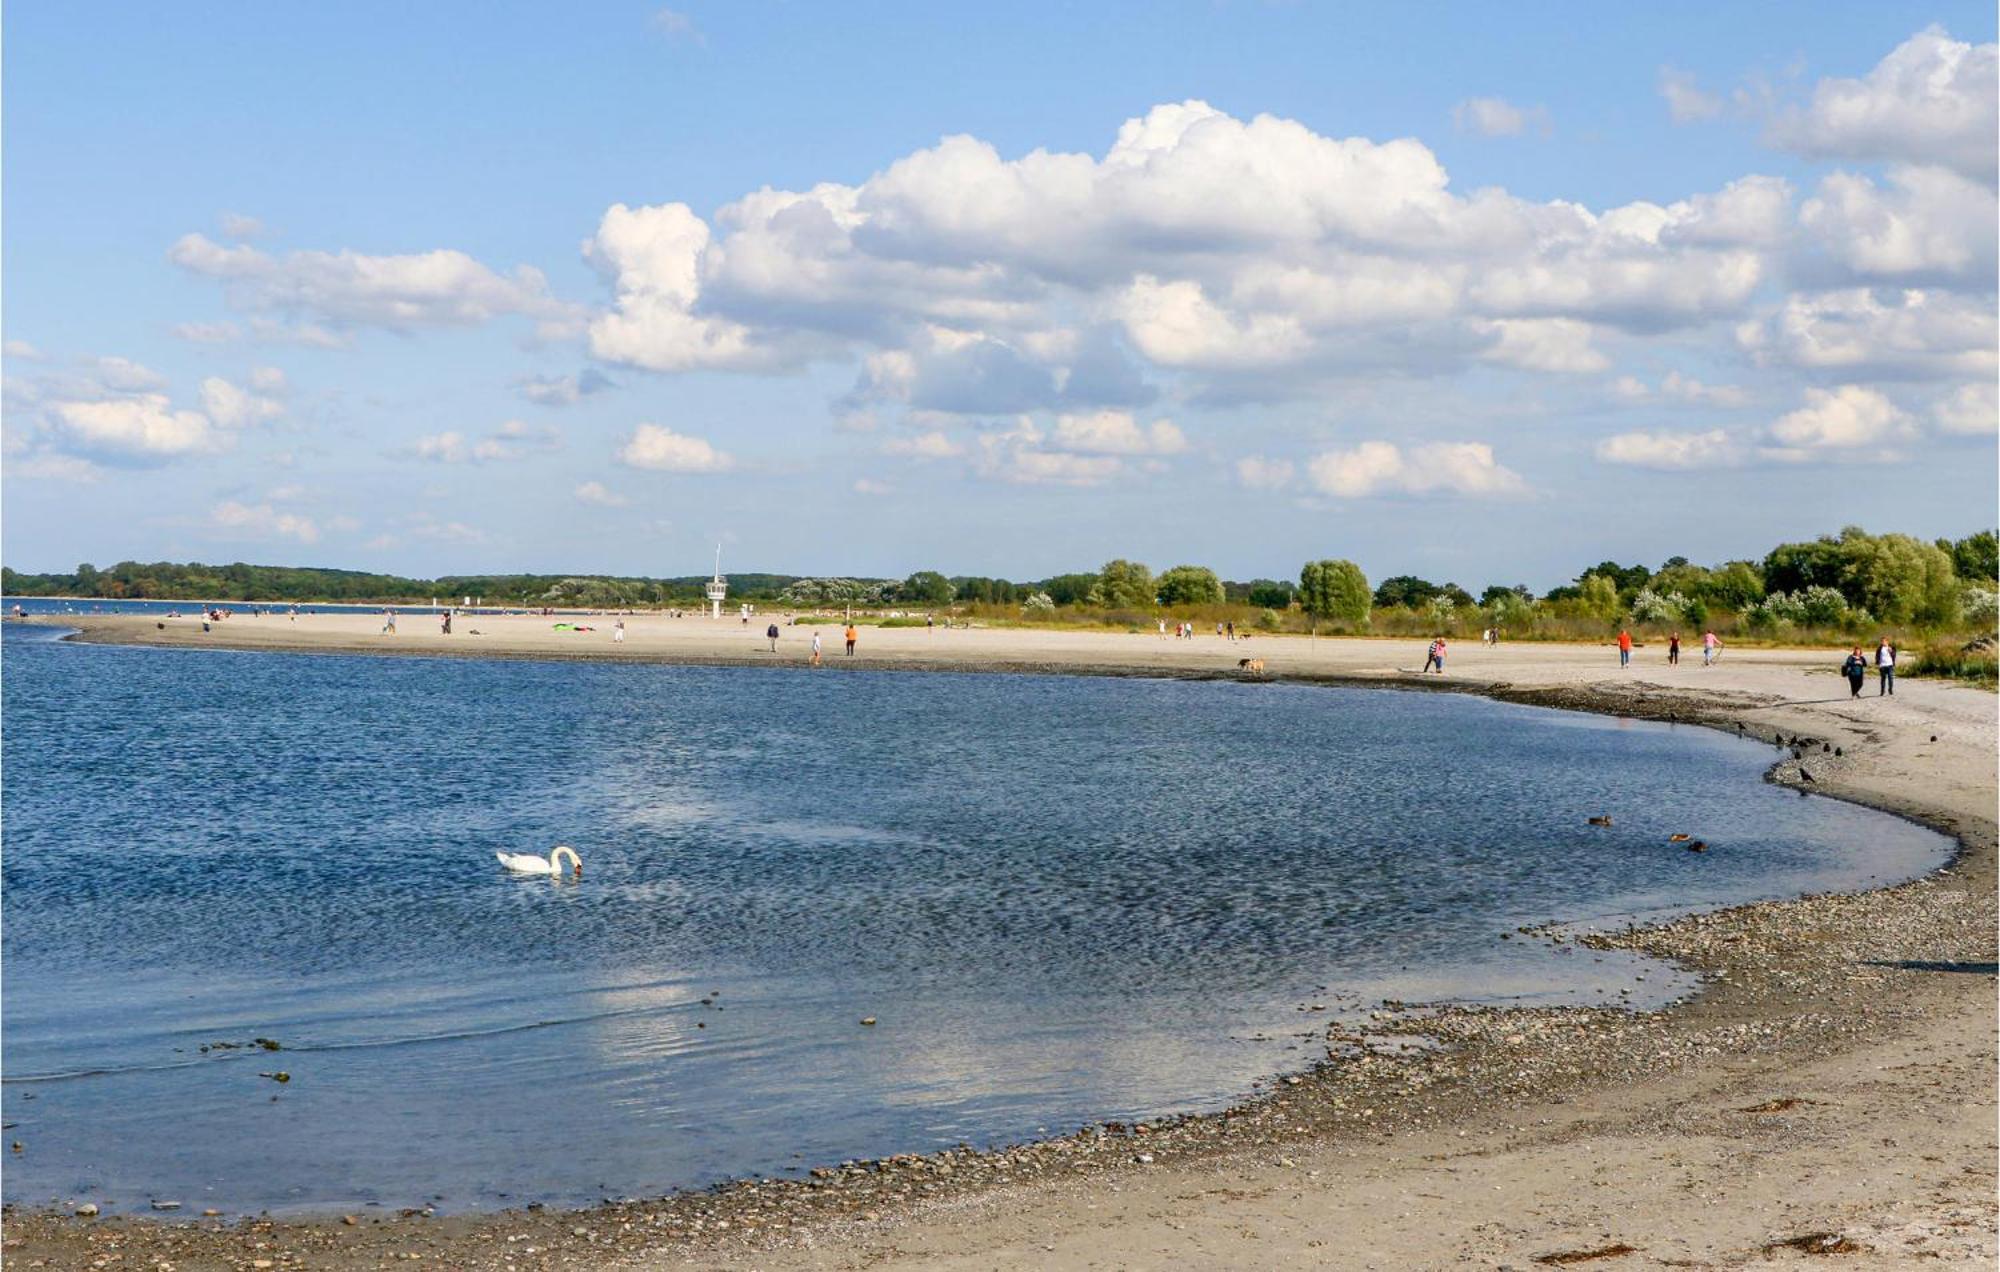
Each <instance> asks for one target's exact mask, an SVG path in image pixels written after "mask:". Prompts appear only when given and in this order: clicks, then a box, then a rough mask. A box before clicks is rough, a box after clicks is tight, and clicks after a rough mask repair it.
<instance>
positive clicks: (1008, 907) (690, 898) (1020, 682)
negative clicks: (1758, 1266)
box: [4, 625, 1948, 1211]
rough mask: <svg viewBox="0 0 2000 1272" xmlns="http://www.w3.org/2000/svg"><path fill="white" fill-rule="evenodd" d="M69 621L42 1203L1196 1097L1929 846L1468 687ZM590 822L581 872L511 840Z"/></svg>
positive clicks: (32, 1030)
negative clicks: (1622, 935)
mask: <svg viewBox="0 0 2000 1272" xmlns="http://www.w3.org/2000/svg"><path fill="white" fill-rule="evenodd" d="M46 636H47V633H46V632H45V631H43V630H40V629H27V628H19V627H15V626H12V625H10V626H9V627H8V628H7V629H6V637H7V640H6V645H5V663H4V682H5V683H4V688H5V701H4V725H5V734H4V746H5V756H4V758H5V765H6V769H5V773H6V803H5V814H4V816H5V825H4V830H5V836H6V840H5V858H4V875H5V886H6V925H5V934H4V955H5V963H4V969H5V971H4V975H5V985H4V991H5V999H4V1009H5V1045H6V1083H5V1086H4V1107H5V1115H6V1120H7V1121H8V1122H9V1123H10V1124H12V1125H11V1127H10V1129H9V1130H8V1138H10V1139H18V1140H20V1141H22V1142H23V1144H24V1145H25V1151H24V1152H23V1153H22V1154H20V1155H18V1156H14V1157H12V1158H11V1160H10V1161H9V1162H8V1164H7V1165H8V1169H7V1171H6V1174H5V1195H6V1197H7V1198H8V1199H9V1200H27V1201H38V1200H48V1199H50V1198H53V1197H75V1198H82V1197H85V1196H88V1197H91V1198H94V1199H97V1200H99V1201H100V1202H101V1203H103V1204H106V1205H108V1206H109V1207H110V1208H113V1209H117V1208H123V1207H132V1208H143V1207H144V1206H145V1205H146V1203H147V1201H148V1200H149V1199H152V1198H173V1199H176V1200H180V1201H183V1202H185V1203H186V1204H187V1205H188V1206H189V1207H190V1208H196V1207H199V1206H203V1205H216V1206H221V1207H224V1208H227V1209H230V1210H232V1211H235V1210H241V1209H248V1208H265V1207H268V1208H271V1209H274V1210H277V1209H302V1208H333V1207H348V1206H353V1205H357V1204H365V1203H367V1202H369V1201H378V1202H380V1203H382V1204H384V1205H406V1204H413V1203H417V1202H421V1201H423V1200H425V1199H428V1198H431V1197H433V1196H437V1195H442V1197H443V1200H442V1201H441V1202H440V1203H439V1204H440V1205H441V1206H443V1207H446V1208H453V1209H469V1208H478V1207H493V1206H501V1205H508V1204H520V1203H523V1202H526V1201H530V1200H547V1201H552V1202H589V1201H594V1200H597V1199H599V1198H601V1197H605V1196H619V1195H642V1194H645V1193H649V1192H657V1191H662V1190H666V1189H670V1188H674V1187H677V1186H686V1185H699V1184H705V1183H708V1182H712V1181H714V1180H716V1179H718V1178H722V1177H725V1176H729V1175H737V1174H753V1173H755V1174H762V1173H772V1174H777V1173H783V1172H786V1171H795V1170H799V1169H802V1168H803V1167H806V1166H809V1165H812V1164H814V1163H817V1162H822V1161H827V1160H838V1159H841V1158H846V1157H853V1156H861V1155H875V1154H881V1153H887V1152H894V1151H902V1150H915V1149H925V1148H930V1147H934V1146H939V1145H944V1144H953V1143H957V1142H960V1141H969V1142H973V1143H990V1142H994V1141H998V1140H1004V1139H1009V1138H1018V1137H1022V1136H1026V1135H1032V1134H1034V1133H1036V1132H1038V1131H1041V1130H1043V1129H1047V1130H1050V1131H1062V1130H1069V1129H1073V1128H1074V1127H1075V1126H1077V1125H1078V1124H1081V1123H1083V1122H1087V1121H1092V1120H1099V1119H1105V1118H1129V1117H1134V1116H1144V1115H1149V1114H1154V1113H1160V1112H1167V1111H1173V1110H1183V1109H1193V1108H1203V1107H1214V1106H1216V1105H1218V1104H1221V1103H1226V1102H1228V1101H1230V1100H1232V1099H1234V1098H1236V1097H1238V1096H1240V1095H1242V1094H1244V1093H1245V1092H1246V1091H1247V1090H1248V1089H1249V1087H1250V1084H1251V1083H1252V1082H1253V1081H1255V1080H1256V1079H1258V1078H1259V1077H1262V1076H1265V1075H1268V1074H1270V1073H1273V1072H1277V1071H1279V1070H1282V1069H1285V1068H1289V1067H1298V1066H1301V1065H1303V1064H1305V1063H1307V1062H1309V1061H1310V1060H1312V1059H1314V1058H1315V1057H1316V1056H1318V1055H1319V1054H1320V1050H1319V1048H1318V1047H1316V1046H1315V1045H1314V1042H1313V1037H1314V1036H1315V1035H1316V1034H1317V1032H1318V1030H1319V1029H1320V1028H1322V1027H1323V1021H1324V1019H1325V1017H1324V1015H1321V1014H1302V1013H1300V1012H1299V1010H1298V1008H1299V1006H1300V1005H1301V1004H1303V1003H1310V1002H1320V1003H1326V1004H1328V1005H1329V1006H1331V1007H1334V1008H1336V1009H1340V1008H1346V1009H1358V1008H1360V1007H1365V1006H1368V1005H1372V1004H1373V1002H1374V1000H1376V999H1379V998H1381V997H1384V996H1393V997H1400V998H1406V999H1417V998H1423V997H1430V996H1438V995H1459V996H1468V997H1477V998H1486V999H1494V1000H1515V1001H1534V1002H1553V1001H1586V1002H1594V1001H1604V1000H1605V999H1606V998H1607V997H1615V995H1616V992H1617V990H1618V989H1620V988H1624V989H1628V990H1638V991H1642V992H1643V993H1644V994H1645V995H1648V996H1654V997H1656V996H1657V995H1658V993H1660V992H1661V991H1663V990H1672V989H1674V988H1677V987H1678V985H1679V983H1678V982H1677V981H1676V980H1675V979H1674V978H1673V977H1671V976H1668V975H1666V974H1664V973H1663V972H1662V970H1661V969H1659V968H1658V967H1652V968H1650V969H1648V968H1646V967H1643V966H1641V965H1638V964H1636V963H1635V962H1633V961H1632V960H1629V959H1624V958H1613V957H1606V958H1604V959H1603V960H1601V961H1600V960H1597V959H1595V958H1593V957H1592V956H1591V955H1589V954H1588V953H1584V954H1581V955H1574V954H1573V955H1568V956H1564V955H1559V954H1557V953H1554V952H1551V951H1549V950H1547V949H1545V948H1543V947H1541V946H1539V945H1535V944H1532V943H1529V942H1522V941H1507V942H1503V941H1500V940H1499V939H1498V934H1499V933H1500V932H1501V931H1505V930H1508V929H1510V928H1512V927H1513V926H1515V925H1517V924H1520V923H1526V922H1535V921H1542V920H1546V919H1550V918H1555V917H1562V918H1565V919H1589V918H1592V917H1605V916H1613V915H1620V914H1627V913H1632V912H1640V911H1647V910H1652V909H1655V908H1658V907H1664V906H1678V905H1684V904H1690V903H1721V902H1734V901H1738V900H1743V899H1748V898H1752V897H1760V896H1772V895H1779V894H1786V893H1795V892H1799V891H1804V890H1810V889H1818V888H1830V887H1850V886H1857V885H1862V884H1865V883H1869V882H1874V881H1881V880H1887V879H1892V878H1901V877H1907V876H1910V875H1913V874H1917V873H1920V872H1922V871H1924V870H1926V869H1928V868H1930V867H1932V866H1935V865H1937V864H1939V863H1940V862H1942V861H1943V860H1944V859H1945V857H1946V855H1947V851H1948V845H1947V843H1946V841H1945V840H1944V839H1942V838H1941V837H1939V836H1936V835H1933V834H1931V833H1929V832H1927V831H1924V830H1921V829H1919V828H1917V827H1915V826H1912V825H1909V824H1907V823H1904V822H1901V821H1898V820H1896V819H1893V818H1890V817H1886V816H1881V815H1877V814H1874V813H1870V812H1867V811H1865V810H1861V809H1856V808H1852V807H1849V806H1846V805H1843V804H1839V803H1836V802H1833V801H1830V800H1822V799H1802V798H1800V797H1798V796H1796V795H1794V794H1791V793H1788V792H1785V791H1782V790H1779V789H1777V788H1774V787H1771V786H1768V785H1765V784H1764V783H1762V782H1761V781H1759V780H1758V777H1759V774H1760V772H1761V771H1762V769H1763V767H1764V766H1765V765H1766V764H1768V763H1769V762H1770V760H1771V758H1772V752H1771V751H1770V749H1769V748H1767V747H1762V746H1757V745H1754V744H1750V743H1744V742H1740V741H1738V740H1735V739H1731V738H1725V737H1722V736H1720V735H1717V734H1714V733H1711V732H1708V731H1704V730H1695V729H1680V730H1675V729H1670V728H1666V727H1662V726H1654V725H1645V724H1638V723H1632V722H1625V721H1615V720H1609V719H1601V718H1596V717H1589V716H1580V715H1567V714H1560V713H1554V712H1543V711H1534V710H1530V709H1526V708H1516V707H1509V706H1505V705H1501V704H1496V703H1491V702H1485V701H1482V700H1478V699H1474V698H1469V697H1461V696H1457V695H1432V694H1414V693H1397V692H1389V691H1368V690H1347V691H1343V690H1326V689H1307V688H1297V687H1287V686H1284V685H1269V684H1266V685H1252V684H1237V683H1208V684H1199V683H1180V682H1167V681H1145V680H1110V679H1061V678H1035V677H1014V676H963V675H962V676H940V675H917V674H872V673H848V674H820V675H812V674H807V673H805V672H804V671H802V670H778V669H773V670H768V671H765V670H741V669H732V670H709V669H700V668H670V667H643V666H619V667H579V666H570V665H562V666H557V665H544V664H536V663H526V662H502V661H494V662H478V661H449V660H429V659H418V658H393V659H391V658H383V659H369V658H347V657H308V656H285V655H270V654H235V653H223V652H209V651H203V652H173V651H155V650H140V649H124V648H104V647H90V646H82V645H74V644H67V643H56V642H53V641H51V640H48V639H46ZM38 637H40V638H39V639H38ZM1599 812H1608V813H1611V814H1612V815H1614V816H1615V818H1616V820H1617V825H1616V827H1615V828H1613V829H1610V830H1600V829H1593V828H1591V827H1588V826H1586V825H1585V824H1584V819H1585V817H1586V816H1588V815H1590V814H1594V813H1599ZM1677 830H1685V831H1689V832H1692V833H1694V834H1697V835H1700V836H1702V837H1705V838H1707V839H1709V840H1710V841H1712V842H1713V843H1714V844H1715V845H1716V848H1715V850H1714V851H1712V852H1710V853H1708V854H1706V855H1703V856H1695V855H1692V854H1689V853H1687V852H1685V851H1683V850H1681V849H1680V848H1679V847H1677V846H1675V845H1670V844H1668V843H1667V842H1666V836H1667V834H1668V833H1669V832H1670V831H1677ZM560 841H566V842H568V843H571V844H574V845H576V846H577V847H578V848H579V849H580V850H581V852H582V855H583V860H584V865H585V869H584V877H583V879H582V880H581V881H580V882H576V883H563V884H554V883H551V882H550V881H548V880H546V879H539V880H537V879H523V878H516V877H508V876H505V875H503V874H502V873H500V871H499V870H498V868H497V867H496V865H495V863H494V861H493V857H492V853H493V850H495V849H508V850H533V851H537V852H545V851H547V849H548V847H549V846H550V845H552V844H554V843H557V842H560ZM1639 972H1644V973H1645V975H1646V977H1647V979H1646V981H1645V982H1643V983H1639V982H1636V981H1635V980H1634V976H1635V974H1637V973H1639ZM1321 987H1324V988H1321ZM712 991H720V994H719V996H718V997H716V998H715V999H714V1005H711V1006H705V1005H703V1004H702V1002H701V1000H702V999H703V998H704V997H706V996H708V995H710V994H711V992H712ZM862 1016H874V1017H876V1018H877V1019H878V1020H879V1024H877V1025H876V1026H875V1027H873V1028H863V1027H862V1026H860V1025H859V1023H858V1021H859V1018H860V1017H862ZM255 1037H269V1038H274V1039H277V1040H279V1041H280V1042H281V1043H282V1044H283V1046H284V1048H285V1049H284V1051H283V1052H281V1053H277V1054H270V1053H265V1052H261V1051H258V1052H246V1051H210V1052H207V1053H203V1052H202V1051H201V1050H200V1048H201V1046H202V1045H203V1044H208V1043H215V1042H221V1041H228V1042H247V1041H249V1040H250V1039H252V1038H255ZM280 1069H282V1070H284V1071H285V1072H288V1073H289V1074H290V1075H291V1081H290V1082H289V1083H287V1084H284V1085H282V1086H281V1085H279V1084H277V1083H275V1082H274V1081H272V1080H271V1079H269V1078H264V1077H260V1076H259V1074H260V1072H263V1073H271V1072H275V1071H278V1070H280Z"/></svg>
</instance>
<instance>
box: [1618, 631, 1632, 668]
mask: <svg viewBox="0 0 2000 1272" xmlns="http://www.w3.org/2000/svg"><path fill="white" fill-rule="evenodd" d="M1618 665H1619V666H1620V667H1630V666H1631V665H1632V633H1631V632H1629V631H1627V630H1625V629H1624V628H1622V627H1621V628H1619V629H1618Z"/></svg>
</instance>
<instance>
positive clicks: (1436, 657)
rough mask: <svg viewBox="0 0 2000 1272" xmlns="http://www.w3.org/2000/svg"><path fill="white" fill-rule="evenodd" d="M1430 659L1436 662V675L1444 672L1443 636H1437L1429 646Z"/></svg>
mask: <svg viewBox="0 0 2000 1272" xmlns="http://www.w3.org/2000/svg"><path fill="white" fill-rule="evenodd" d="M1431 661H1432V662H1434V663H1436V664H1437V669H1438V675H1440V676H1442V675H1443V674H1444V637H1442V636H1440V637H1438V638H1437V641H1436V643H1434V644H1433V645H1432V646H1431Z"/></svg>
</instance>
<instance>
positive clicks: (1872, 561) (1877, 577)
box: [1840, 531, 1958, 626]
mask: <svg viewBox="0 0 2000 1272" xmlns="http://www.w3.org/2000/svg"><path fill="white" fill-rule="evenodd" d="M1841 550H1842V555H1843V556H1844V557H1845V558H1846V569H1845V571H1844V572H1843V576H1842V579H1841V583H1842V584H1843V586H1842V587H1841V589H1840V590H1841V592H1842V594H1843V595H1845V596H1846V597H1847V600H1848V601H1849V603H1851V604H1854V605H1858V606H1860V607H1861V608H1862V609H1865V610H1867V611H1868V612H1869V613H1870V614H1872V615H1874V616H1875V617H1876V618H1879V619H1881V620H1883V621H1884V622H1889V623H1911V622H1914V623H1923V624H1927V625H1936V626H1943V625H1945V624H1947V623H1950V622H1953V621H1954V620H1955V619H1957V617H1958V575H1957V573H1956V571H1954V570H1953V569H1952V565H1951V557H1950V556H1948V555H1947V554H1945V553H1944V552H1942V551H1940V550H1939V549H1938V548H1937V547H1936V546H1935V545H1933V544H1929V543H1924V542H1922V541H1921V540H1917V539H1912V538H1911V537H1910V536H1909V535H1906V534H1885V535H1879V536H1877V535H1868V534H1862V533H1860V532H1858V531H1857V532H1854V533H1853V534H1851V535H1850V534H1849V533H1847V532H1843V533H1842V535H1841Z"/></svg>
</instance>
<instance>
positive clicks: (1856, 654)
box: [1840, 645, 1868, 698]
mask: <svg viewBox="0 0 2000 1272" xmlns="http://www.w3.org/2000/svg"><path fill="white" fill-rule="evenodd" d="M1840 674H1841V675H1843V676H1846V677H1847V696H1848V697H1850V698H1859V697H1860V696H1861V686H1862V685H1863V684H1864V683H1866V682H1867V680H1868V660H1867V659H1866V658H1863V657H1862V656H1861V646H1859V645H1856V646H1855V647H1854V649H1853V651H1852V652H1851V653H1849V654H1848V655H1847V661H1846V662H1844V663H1842V664H1840Z"/></svg>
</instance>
